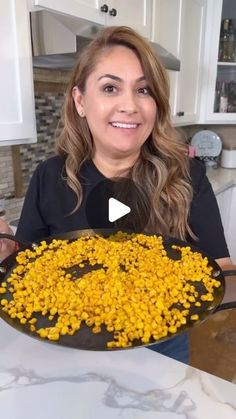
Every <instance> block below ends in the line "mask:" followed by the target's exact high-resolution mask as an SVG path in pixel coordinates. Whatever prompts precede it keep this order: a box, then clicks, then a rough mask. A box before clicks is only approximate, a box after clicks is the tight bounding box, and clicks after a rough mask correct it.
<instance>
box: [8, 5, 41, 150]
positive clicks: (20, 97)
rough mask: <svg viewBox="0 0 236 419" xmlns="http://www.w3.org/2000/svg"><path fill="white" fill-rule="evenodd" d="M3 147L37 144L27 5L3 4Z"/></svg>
mask: <svg viewBox="0 0 236 419" xmlns="http://www.w3.org/2000/svg"><path fill="white" fill-rule="evenodd" d="M0 39H1V41H0V54H1V77H0V92H1V94H0V97H1V99H0V141H1V145H9V144H21V143H26V142H35V141H36V124H35V107H34V88H33V74H32V58H31V43H30V25H29V13H28V9H27V1H26V0H23V1H21V2H19V1H18V0H8V1H2V2H1V13H0Z"/></svg>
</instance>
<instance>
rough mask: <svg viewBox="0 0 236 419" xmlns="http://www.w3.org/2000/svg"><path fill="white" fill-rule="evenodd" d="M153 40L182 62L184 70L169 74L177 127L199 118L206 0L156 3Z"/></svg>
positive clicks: (172, 108) (178, 0)
mask: <svg viewBox="0 0 236 419" xmlns="http://www.w3.org/2000/svg"><path fill="white" fill-rule="evenodd" d="M153 16H154V17H153V33H152V40H153V41H154V42H158V43H160V44H161V45H163V46H164V47H165V48H166V49H167V50H169V51H170V52H171V53H172V54H174V55H175V56H177V57H178V58H179V59H180V61H181V64H180V71H179V72H173V71H169V77H170V87H171V97H170V103H171V111H172V119H173V122H174V124H175V125H188V124H192V123H195V122H196V121H197V119H198V104H199V93H200V77H201V72H202V58H203V56H202V52H203V27H204V19H205V1H204V0H156V2H155V3H154V13H153Z"/></svg>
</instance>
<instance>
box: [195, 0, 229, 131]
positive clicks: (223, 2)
mask: <svg viewBox="0 0 236 419" xmlns="http://www.w3.org/2000/svg"><path fill="white" fill-rule="evenodd" d="M226 17H228V18H230V19H233V21H234V28H235V30H236V2H235V0H208V1H207V10H206V25H205V45H204V73H203V82H202V93H201V107H200V109H201V111H200V118H199V122H200V123H214V124H227V123H228V124H230V123H231V124H235V122H236V112H235V111H234V112H226V113H220V112H219V109H217V106H216V100H215V94H216V82H217V81H218V83H221V82H222V81H223V80H224V81H226V82H231V81H233V82H234V84H235V95H234V96H235V99H234V100H235V106H236V63H233V62H232V63H230V62H220V61H218V55H219V40H220V30H221V20H222V18H226Z"/></svg>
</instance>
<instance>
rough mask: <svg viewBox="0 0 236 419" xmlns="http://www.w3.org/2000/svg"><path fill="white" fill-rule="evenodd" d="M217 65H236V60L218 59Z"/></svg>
mask: <svg viewBox="0 0 236 419" xmlns="http://www.w3.org/2000/svg"><path fill="white" fill-rule="evenodd" d="M217 65H219V66H230V67H236V63H235V62H228V61H218V63H217Z"/></svg>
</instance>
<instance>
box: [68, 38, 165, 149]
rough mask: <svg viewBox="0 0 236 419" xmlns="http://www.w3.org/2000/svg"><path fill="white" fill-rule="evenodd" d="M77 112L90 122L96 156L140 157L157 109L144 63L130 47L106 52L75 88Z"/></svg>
mask: <svg viewBox="0 0 236 419" xmlns="http://www.w3.org/2000/svg"><path fill="white" fill-rule="evenodd" d="M73 98H74V102H75V106H76V109H77V111H78V113H79V114H80V113H81V111H83V112H84V115H85V117H86V119H87V122H88V125H89V128H90V131H91V133H92V137H93V141H94V147H95V153H100V154H103V155H106V156H109V157H122V156H128V155H133V154H137V153H138V152H139V151H140V147H141V146H142V145H143V143H144V142H145V141H146V139H147V138H148V137H149V135H150V133H151V132H152V129H153V126H154V122H155V119H156V113H157V106H156V103H155V100H154V99H153V98H152V97H151V96H150V94H149V89H148V81H147V80H145V77H144V74H143V70H142V67H141V64H140V62H139V60H138V58H137V56H136V55H135V53H134V52H133V51H132V50H130V49H129V48H126V47H123V46H115V47H113V48H112V49H110V50H109V51H107V52H105V53H104V54H103V55H102V57H101V58H100V60H99V61H98V63H97V65H96V67H95V70H94V71H93V72H92V73H91V74H90V76H89V77H88V79H87V81H86V86H85V91H84V93H82V92H81V91H80V90H79V89H78V87H74V89H73Z"/></svg>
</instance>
